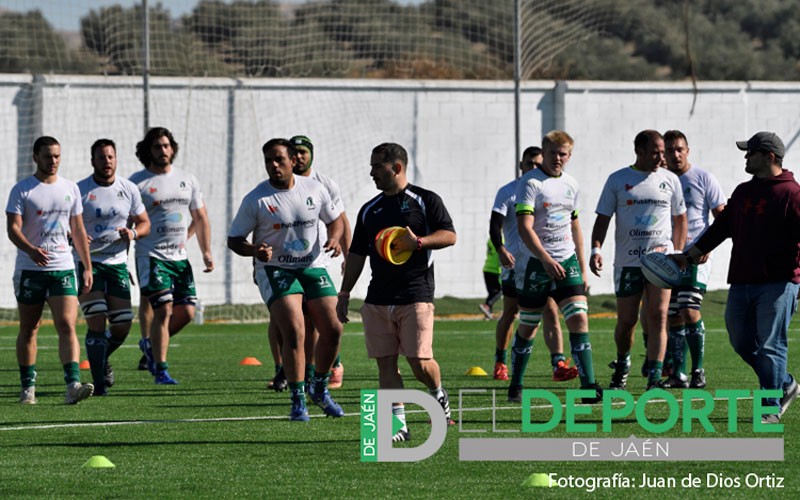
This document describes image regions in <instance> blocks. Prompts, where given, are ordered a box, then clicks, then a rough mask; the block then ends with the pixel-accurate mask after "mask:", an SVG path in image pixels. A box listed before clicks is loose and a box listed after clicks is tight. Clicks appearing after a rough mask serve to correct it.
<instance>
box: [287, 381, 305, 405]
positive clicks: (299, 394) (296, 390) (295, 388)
mask: <svg viewBox="0 0 800 500" xmlns="http://www.w3.org/2000/svg"><path fill="white" fill-rule="evenodd" d="M289 394H290V395H291V397H292V401H294V400H295V399H299V400H300V401H302V402H303V406H305V402H306V383H305V382H304V381H303V380H301V381H300V382H289Z"/></svg>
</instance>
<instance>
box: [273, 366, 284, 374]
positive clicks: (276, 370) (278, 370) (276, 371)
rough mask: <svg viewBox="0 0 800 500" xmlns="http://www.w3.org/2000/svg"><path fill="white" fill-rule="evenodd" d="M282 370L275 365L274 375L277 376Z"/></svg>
mask: <svg viewBox="0 0 800 500" xmlns="http://www.w3.org/2000/svg"><path fill="white" fill-rule="evenodd" d="M282 369H283V365H275V375H277V374H278V373H280V371H281V370H282Z"/></svg>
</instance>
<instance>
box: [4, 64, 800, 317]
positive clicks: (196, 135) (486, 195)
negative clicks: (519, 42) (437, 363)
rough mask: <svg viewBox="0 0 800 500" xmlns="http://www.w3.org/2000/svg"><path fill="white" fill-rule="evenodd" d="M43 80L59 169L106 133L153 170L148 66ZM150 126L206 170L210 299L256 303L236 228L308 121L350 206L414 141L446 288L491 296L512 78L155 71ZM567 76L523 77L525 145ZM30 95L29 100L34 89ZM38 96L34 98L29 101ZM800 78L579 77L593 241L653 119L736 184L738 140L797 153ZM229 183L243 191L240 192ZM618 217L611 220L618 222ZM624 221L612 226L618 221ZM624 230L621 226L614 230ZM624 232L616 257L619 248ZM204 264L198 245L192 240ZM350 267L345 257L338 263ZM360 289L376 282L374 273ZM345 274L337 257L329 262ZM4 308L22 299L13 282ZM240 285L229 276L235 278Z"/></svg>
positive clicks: (414, 168) (69, 172)
mask: <svg viewBox="0 0 800 500" xmlns="http://www.w3.org/2000/svg"><path fill="white" fill-rule="evenodd" d="M30 81H31V78H30V77H20V76H18V75H0V144H1V145H3V146H4V151H7V153H8V154H6V155H4V158H5V160H4V161H3V162H2V166H0V170H2V173H3V174H5V175H4V176H3V181H2V182H3V187H2V188H0V200H2V201H3V204H5V202H6V199H7V196H8V192H9V190H10V188H11V186H12V184H13V182H14V181H15V178H16V174H17V171H18V169H23V170H24V169H25V168H26V167H27V166H28V164H27V162H28V159H29V155H26V154H19V155H18V154H17V150H18V149H20V150H22V151H24V150H25V149H26V148H29V147H30V144H23V143H24V142H26V141H30V140H31V134H33V133H34V131H35V127H36V124H35V123H33V122H32V121H31V119H30V118H29V117H28V116H25V113H24V112H22V111H20V110H26V109H28V108H26V107H25V106H24V105H22V106H21V105H20V104H21V103H20V102H19V101H20V99H21V96H23V97H24V96H27V95H28V94H26V93H24V92H21V89H22V88H23V86H25V85H27V84H28V83H29V82H30ZM45 82H46V83H45V84H44V88H43V94H42V95H43V102H42V104H43V114H42V124H41V132H42V133H44V134H48V135H53V136H55V137H57V138H58V139H59V140H60V141H61V143H62V147H63V160H62V171H61V174H62V175H63V176H64V177H67V178H70V179H73V180H78V179H81V178H83V177H85V176H87V175H89V174H90V172H91V170H90V166H89V146H90V145H91V143H92V142H93V141H94V140H95V139H97V138H99V137H109V138H111V139H113V140H115V141H116V142H117V145H118V154H119V163H120V165H119V170H120V173H121V174H122V175H125V176H128V175H130V174H131V173H132V172H134V171H135V170H138V169H139V168H140V165H139V164H138V161H137V160H136V158H135V155H134V150H135V144H136V142H137V141H138V140H140V139H141V136H142V131H143V113H142V108H143V107H142V102H143V98H142V89H141V87H140V81H139V80H138V79H136V78H110V77H108V78H106V77H82V76H81V77H67V76H48V77H46V79H45ZM151 85H152V88H151V97H150V103H151V104H150V124H151V125H160V126H165V127H168V128H170V129H171V130H172V131H173V133H174V134H175V136H176V140H177V141H178V143H179V144H180V153H179V155H178V158H177V161H176V165H177V166H178V167H181V168H185V169H187V170H190V171H192V172H193V173H195V174H196V175H197V176H198V178H199V179H200V181H201V184H203V186H204V191H205V195H206V199H207V204H208V207H209V213H210V214H211V220H212V232H213V248H214V253H215V256H216V260H217V267H218V268H217V270H216V271H215V272H214V273H212V274H203V273H199V272H198V273H197V276H196V277H197V280H198V288H199V292H200V295H201V296H202V297H203V299H204V300H205V301H206V303H221V302H224V301H225V300H227V298H228V297H230V298H231V299H232V300H233V301H234V302H258V301H259V298H258V294H257V293H256V290H255V288H254V287H253V286H252V284H251V283H252V282H251V278H250V276H251V266H250V263H249V262H248V261H247V259H243V258H241V257H238V256H231V254H229V253H228V251H227V249H226V248H225V237H226V231H227V226H228V223H229V218H230V216H231V211H235V210H236V208H237V207H238V202H239V200H240V199H241V197H242V196H243V195H244V194H245V193H246V192H247V191H249V190H250V189H251V188H252V187H253V186H254V185H255V184H256V183H257V182H259V181H260V180H262V179H264V178H265V176H266V174H265V172H264V169H263V160H262V157H261V153H260V148H261V145H262V144H263V143H264V142H265V141H266V140H267V139H269V138H271V137H288V136H291V135H294V134H306V135H308V136H310V137H311V138H312V140H313V141H314V145H315V160H314V162H315V163H314V166H315V167H316V168H319V169H320V170H321V171H323V172H325V173H327V174H329V175H330V176H331V177H333V178H334V179H335V180H336V181H337V182H338V183H339V184H340V186H341V188H342V192H343V196H344V199H345V204H346V206H347V209H348V210H347V211H348V216H349V217H350V220H351V222H352V223H353V224H355V219H356V214H357V211H358V209H359V207H360V206H361V205H362V204H363V203H364V202H365V201H366V200H368V199H369V198H371V197H372V196H374V195H375V194H377V191H376V190H375V188H374V185H373V183H372V182H371V179H370V178H369V154H370V151H371V149H372V147H373V146H375V145H377V144H378V143H380V142H385V141H392V142H398V143H400V144H402V145H404V146H405V147H406V148H407V149H408V150H409V155H410V157H411V162H410V163H411V165H410V177H411V181H412V182H413V183H417V184H420V185H422V186H424V187H426V188H428V189H432V190H433V191H436V192H437V193H439V194H440V195H441V196H442V198H443V199H444V200H445V203H446V205H447V206H448V208H449V210H450V212H451V214H452V216H453V219H454V222H455V225H456V230H457V232H458V238H459V239H458V244H457V245H456V246H455V247H453V248H449V249H446V250H442V251H437V252H436V254H435V256H436V280H437V295H440V296H441V295H455V296H460V297H479V296H482V295H483V294H484V289H483V279H482V276H481V268H482V266H483V258H484V248H485V245H484V244H485V241H486V238H487V236H488V221H489V215H490V210H491V205H492V201H493V199H494V195H495V193H496V191H497V189H498V188H499V187H500V186H501V185H502V184H504V183H505V182H507V181H508V180H510V179H512V178H513V176H514V166H515V164H516V159H515V158H514V154H515V153H514V151H515V149H514V118H513V117H514V114H513V102H514V101H513V87H512V85H511V84H510V83H508V82H449V81H445V82H442V81H384V80H375V81H371V80H308V79H303V80H247V81H235V80H228V79H195V80H192V79H180V78H156V79H153V80H151ZM554 86H555V83H554V82H549V81H546V82H529V83H526V84H524V85H523V89H522V107H521V109H522V120H521V121H522V127H521V128H522V137H523V141H522V142H523V144H522V146H523V147H525V146H528V145H534V144H539V143H540V139H541V136H542V134H543V133H544V132H546V131H548V130H550V129H551V128H552V127H553V126H554V123H555V116H554V114H555V111H556V107H555V106H556V103H555V100H554V99H555V97H554V92H553V88H554ZM26 98H27V97H26ZM22 104H25V103H22ZM798 109H800V84H788V83H783V84H775V83H738V82H736V83H701V84H700V85H699V89H698V92H697V94H696V96H695V94H694V93H693V90H692V87H691V85H690V84H684V83H666V84H665V83H613V82H567V85H566V92H565V96H564V128H565V129H566V130H567V131H568V132H569V133H570V134H571V135H572V136H573V137H574V138H575V140H576V145H575V150H574V154H573V157H572V161H571V162H570V164H569V165H568V167H567V168H568V170H569V171H570V172H571V173H572V174H573V175H574V176H575V177H577V178H578V179H579V181H581V183H582V198H581V203H582V208H583V209H582V214H583V217H582V222H583V227H584V233H585V239H586V242H587V245H588V243H589V235H590V233H591V227H592V224H593V222H594V208H595V205H596V203H597V199H598V197H599V193H600V190H601V188H602V185H603V183H604V182H605V179H606V178H607V177H608V175H609V174H610V173H611V172H613V171H614V170H616V169H618V168H621V167H623V166H626V165H628V164H630V163H631V162H632V161H633V159H634V154H633V138H634V136H635V135H636V133H637V132H638V131H640V130H642V129H645V128H655V129H657V130H660V131H662V132H663V131H664V130H667V129H670V128H677V129H680V130H682V131H683V132H684V133H686V135H687V136H688V138H689V142H690V148H691V155H690V160H691V161H692V162H693V163H695V164H696V165H699V166H702V167H704V168H706V169H708V170H710V171H712V172H713V173H714V174H715V175H716V176H717V177H718V178H719V180H720V182H721V183H722V185H723V188H724V189H725V191H726V193H728V194H729V193H730V192H731V191H732V190H733V188H734V187H735V186H736V185H737V184H738V183H740V182H742V181H745V180H747V178H748V176H746V175H745V173H744V169H743V166H744V161H743V155H742V153H741V152H740V151H738V150H737V149H736V147H735V145H734V141H735V140H742V139H746V138H748V137H749V136H750V135H752V134H753V133H754V132H756V131H758V130H764V129H768V130H774V131H775V132H777V133H778V134H779V135H780V136H781V137H782V138H783V139H784V142H785V143H786V145H787V148H788V152H787V157H786V166H787V167H788V168H790V169H791V168H792V166H793V160H794V159H795V157H797V156H798V155H797V153H795V150H796V148H795V147H794V144H795V142H796V140H797V137H798V135H800V114H799V113H798V112H797V111H796V110H798ZM229 195H230V196H229ZM612 224H613V223H612ZM611 230H612V231H613V228H612V229H611ZM610 234H611V233H610ZM612 243H613V242H611V241H610V240H609V241H608V242H607V244H606V247H605V248H604V254H605V255H607V259H611V256H612V255H613V245H612ZM190 248H191V251H192V252H193V253H192V254H191V258H192V260H193V262H196V263H199V262H200V259H199V252H198V250H197V248H196V246H194V245H191V246H190ZM0 252H4V254H5V255H6V256H8V257H7V258H6V259H3V260H2V261H0V276H6V277H7V278H6V279H9V278H10V276H11V274H12V271H13V258H12V257H13V252H14V248H13V246H12V245H11V244H10V242H8V240H7V239H6V238H2V239H0ZM728 252H729V247H728V246H723V247H721V248H720V250H719V251H718V252H717V258H716V262H715V272H714V276H713V280H712V284H711V285H712V287H713V288H722V287H724V286H725V270H726V268H727V260H728V259H727V253H728ZM337 264H338V263H337ZM366 274H367V273H365V276H363V277H362V279H361V280H360V281H359V284H358V286H357V288H356V290H355V291H356V294H357V295H362V296H363V294H364V293H365V291H366V285H367V282H368V277H367V275H366ZM332 275H333V276H334V277H335V278H336V279H337V280H338V278H339V272H338V265H337V266H336V267H334V268H332ZM6 283H7V285H8V288H7V293H4V294H2V296H0V297H2V299H0V307H13V306H14V299H13V293H12V292H11V286H10V280H9V281H6ZM227 283H231V284H232V286H227ZM589 283H590V285H591V287H592V290H593V291H595V292H596V293H606V292H611V291H612V286H613V285H612V277H611V272H610V269H609V270H608V271H607V272H606V275H605V276H603V277H602V278H599V279H598V278H595V277H591V279H590V282H589Z"/></svg>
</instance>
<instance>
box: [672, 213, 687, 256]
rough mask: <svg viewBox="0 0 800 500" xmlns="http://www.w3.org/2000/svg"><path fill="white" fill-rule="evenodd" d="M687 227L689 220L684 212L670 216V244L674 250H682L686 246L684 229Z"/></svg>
mask: <svg viewBox="0 0 800 500" xmlns="http://www.w3.org/2000/svg"><path fill="white" fill-rule="evenodd" d="M688 229H689V221H688V219H687V218H686V213H685V212H684V213H682V214H681V215H675V216H673V217H672V246H673V247H675V251H676V252H682V251H683V247H684V246H686V231H687V230H688Z"/></svg>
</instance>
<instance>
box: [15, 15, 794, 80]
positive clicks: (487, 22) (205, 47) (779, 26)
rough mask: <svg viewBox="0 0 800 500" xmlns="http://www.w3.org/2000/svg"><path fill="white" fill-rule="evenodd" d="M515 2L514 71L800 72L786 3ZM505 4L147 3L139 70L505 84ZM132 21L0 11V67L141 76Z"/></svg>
mask: <svg viewBox="0 0 800 500" xmlns="http://www.w3.org/2000/svg"><path fill="white" fill-rule="evenodd" d="M590 3H591V5H592V8H593V9H595V11H594V12H592V13H590V14H591V15H584V16H581V15H580V14H581V12H580V11H581V10H583V11H586V9H587V7H586V5H589V4H590ZM523 6H524V7H525V10H524V11H523V14H524V15H523V39H524V40H525V43H524V45H523V48H524V51H527V52H526V53H527V56H528V57H527V59H526V58H525V57H523V61H525V63H526V64H527V65H528V66H529V71H528V72H526V73H525V76H526V78H532V79H575V80H581V79H592V80H684V79H687V78H697V79H700V80H797V79H800V64H798V60H800V9H797V8H796V5H795V2H793V1H790V0H693V1H688V0H625V1H621V0H594V1H593V3H592V2H572V1H568V0H564V1H556V0H528V1H527V2H526V1H525V0H523ZM512 9H513V2H511V1H510V0H508V1H502V2H500V1H497V2H486V1H485V0H427V1H424V2H422V3H420V4H405V3H403V4H401V3H398V2H395V1H392V0H319V1H310V2H306V3H302V4H296V3H290V4H289V3H287V4H282V3H280V2H278V1H274V0H262V1H257V2H256V1H251V0H234V1H232V2H231V1H221V0H199V1H198V2H197V4H196V6H195V7H194V9H193V10H192V11H191V12H190V13H189V14H187V15H184V16H180V17H173V16H172V14H171V12H170V11H169V9H168V7H165V6H164V5H162V4H157V5H155V6H153V7H151V8H150V12H149V20H150V47H151V74H153V75H175V76H177V75H184V76H235V77H327V78H338V77H370V78H449V79H510V78H511V77H512V75H513V57H514V51H513V43H514V38H513V24H514V18H513V11H512ZM584 14H585V12H584ZM142 20H143V11H142V7H141V6H139V5H137V6H134V7H121V6H118V5H117V6H111V7H102V8H97V9H92V10H90V11H89V12H88V13H87V14H86V15H85V16H84V17H83V18H82V19H81V27H80V35H79V38H77V39H78V40H79V43H77V44H76V43H69V37H67V36H65V35H64V34H63V33H59V32H56V31H55V30H54V29H53V28H52V26H50V24H49V23H48V22H47V20H46V19H45V18H44V16H43V15H42V13H41V12H40V11H38V10H32V11H29V12H26V13H17V12H10V11H5V12H0V40H2V41H0V72H5V73H27V72H30V73H48V72H53V73H79V74H80V73H84V74H98V73H100V74H129V75H130V74H134V75H135V74H141V72H142V67H143V55H142V54H143V51H142V37H143V33H142V31H143V30H142V25H143V22H142ZM73 38H75V37H73Z"/></svg>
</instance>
